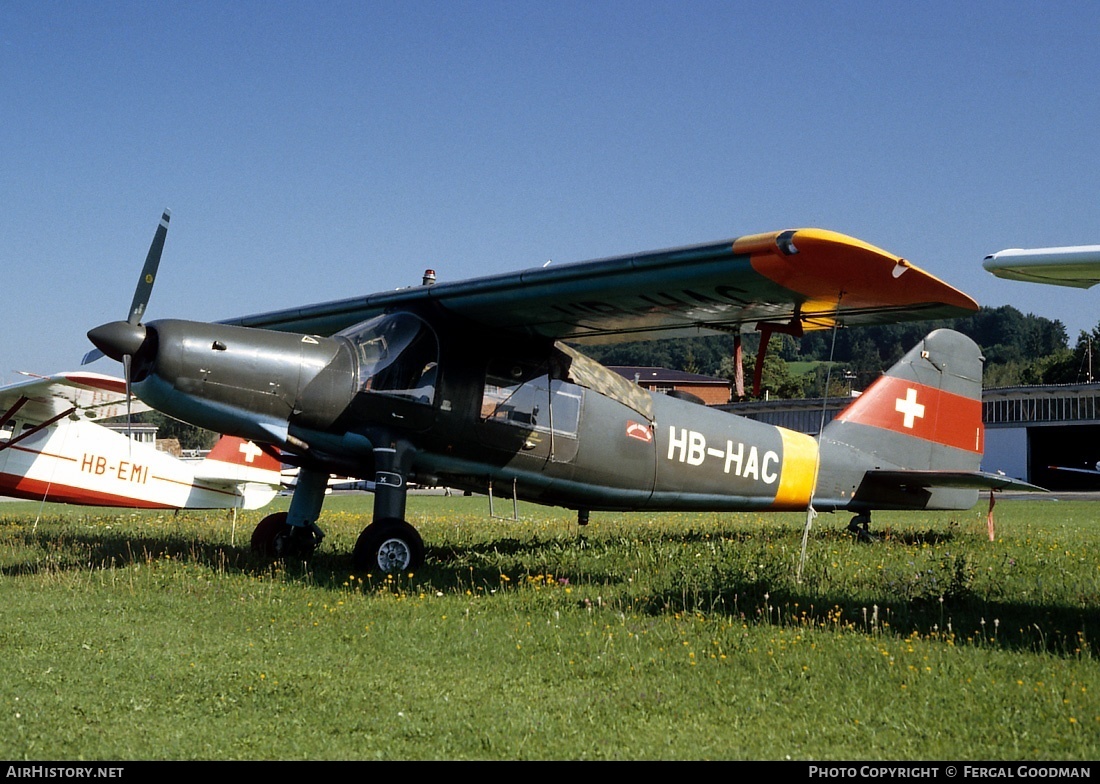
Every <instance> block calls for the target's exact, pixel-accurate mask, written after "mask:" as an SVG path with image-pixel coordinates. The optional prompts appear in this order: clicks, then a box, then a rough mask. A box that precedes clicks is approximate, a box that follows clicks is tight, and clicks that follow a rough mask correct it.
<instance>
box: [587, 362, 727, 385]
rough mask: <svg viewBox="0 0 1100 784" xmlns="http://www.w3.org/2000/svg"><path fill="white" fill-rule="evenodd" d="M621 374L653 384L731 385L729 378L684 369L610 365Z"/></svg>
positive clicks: (610, 367)
mask: <svg viewBox="0 0 1100 784" xmlns="http://www.w3.org/2000/svg"><path fill="white" fill-rule="evenodd" d="M607 369H608V370H613V371H615V372H616V373H618V374H619V375H620V376H622V377H624V378H627V379H630V380H631V381H636V382H638V383H651V384H715V385H721V386H729V383H730V382H729V379H725V378H715V377H714V376H704V375H702V374H700V373H687V372H684V371H683V370H670V369H668V368H660V367H640V366H637V365H609V366H608V368H607Z"/></svg>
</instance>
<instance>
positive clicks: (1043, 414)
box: [719, 383, 1100, 490]
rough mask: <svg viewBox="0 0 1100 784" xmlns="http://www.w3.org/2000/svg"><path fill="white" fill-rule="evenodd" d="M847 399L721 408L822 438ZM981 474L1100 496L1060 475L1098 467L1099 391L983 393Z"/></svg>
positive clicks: (1083, 482)
mask: <svg viewBox="0 0 1100 784" xmlns="http://www.w3.org/2000/svg"><path fill="white" fill-rule="evenodd" d="M846 403H847V401H846V400H843V399H832V400H822V399H821V398H816V399H813V398H811V399H805V400H770V401H752V402H746V403H731V404H729V405H724V406H719V408H721V409H723V410H725V411H729V412H731V413H734V414H739V415H740V416H747V417H750V418H752V419H759V420H761V421H764V422H768V423H769V424H772V425H778V426H780V427H786V428H789V429H791V430H798V431H800V432H803V433H810V434H816V433H818V432H819V431H820V430H821V427H822V426H823V425H824V423H826V422H828V421H829V420H831V419H832V418H833V417H834V416H836V415H837V413H838V412H840V410H841V409H843V408H844V406H845V404H846ZM982 419H983V421H984V422H985V457H984V458H983V460H982V469H983V470H985V471H1003V472H1004V473H1005V474H1008V475H1009V476H1012V477H1016V478H1018V479H1024V480H1026V481H1028V482H1031V483H1033V484H1036V485H1039V486H1040V487H1045V488H1048V489H1050V490H1095V489H1097V488H1100V474H1096V475H1090V474H1088V473H1081V472H1070V471H1061V470H1055V469H1054V468H1052V467H1053V466H1059V467H1062V468H1076V469H1090V470H1095V469H1096V468H1097V462H1100V384H1095V383H1093V384H1064V385H1053V386H1027V387H1004V388H1000V389H986V390H984V392H983V393H982Z"/></svg>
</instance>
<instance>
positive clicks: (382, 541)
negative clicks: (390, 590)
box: [351, 520, 424, 574]
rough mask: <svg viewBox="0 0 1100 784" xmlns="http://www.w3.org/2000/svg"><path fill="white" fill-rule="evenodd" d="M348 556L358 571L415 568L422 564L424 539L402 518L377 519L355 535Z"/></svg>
mask: <svg viewBox="0 0 1100 784" xmlns="http://www.w3.org/2000/svg"><path fill="white" fill-rule="evenodd" d="M351 557H352V562H353V563H354V564H355V568H356V569H358V570H360V571H365V572H373V571H379V572H382V573H383V574H394V573H397V572H407V571H415V570H416V569H419V568H420V567H421V566H423V565H424V540H423V539H421V538H420V534H419V533H418V532H417V530H416V529H415V528H413V527H412V526H411V525H409V524H408V523H406V522H405V521H404V520H378V521H376V522H373V523H371V524H370V525H368V526H367V527H366V528H364V529H363V533H361V534H359V540H358V541H357V542H356V543H355V550H353V551H352V556H351Z"/></svg>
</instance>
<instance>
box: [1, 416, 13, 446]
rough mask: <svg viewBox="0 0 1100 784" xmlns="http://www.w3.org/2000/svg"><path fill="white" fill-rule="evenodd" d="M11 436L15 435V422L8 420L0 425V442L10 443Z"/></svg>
mask: <svg viewBox="0 0 1100 784" xmlns="http://www.w3.org/2000/svg"><path fill="white" fill-rule="evenodd" d="M13 435H15V420H14V419H9V420H8V421H7V422H5V423H4V424H3V425H0V441H11V438H12V436H13Z"/></svg>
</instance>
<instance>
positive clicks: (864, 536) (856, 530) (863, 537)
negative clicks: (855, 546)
mask: <svg viewBox="0 0 1100 784" xmlns="http://www.w3.org/2000/svg"><path fill="white" fill-rule="evenodd" d="M870 527H871V515H869V514H866V513H865V514H858V515H856V516H855V517H853V518H852V522H850V523H848V530H849V531H851V532H852V533H853V534H855V535H856V536H857V537H859V541H861V542H873V541H875V540H876V539H877V537H876V536H875V535H874V534H872V533H871V531H870Z"/></svg>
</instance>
